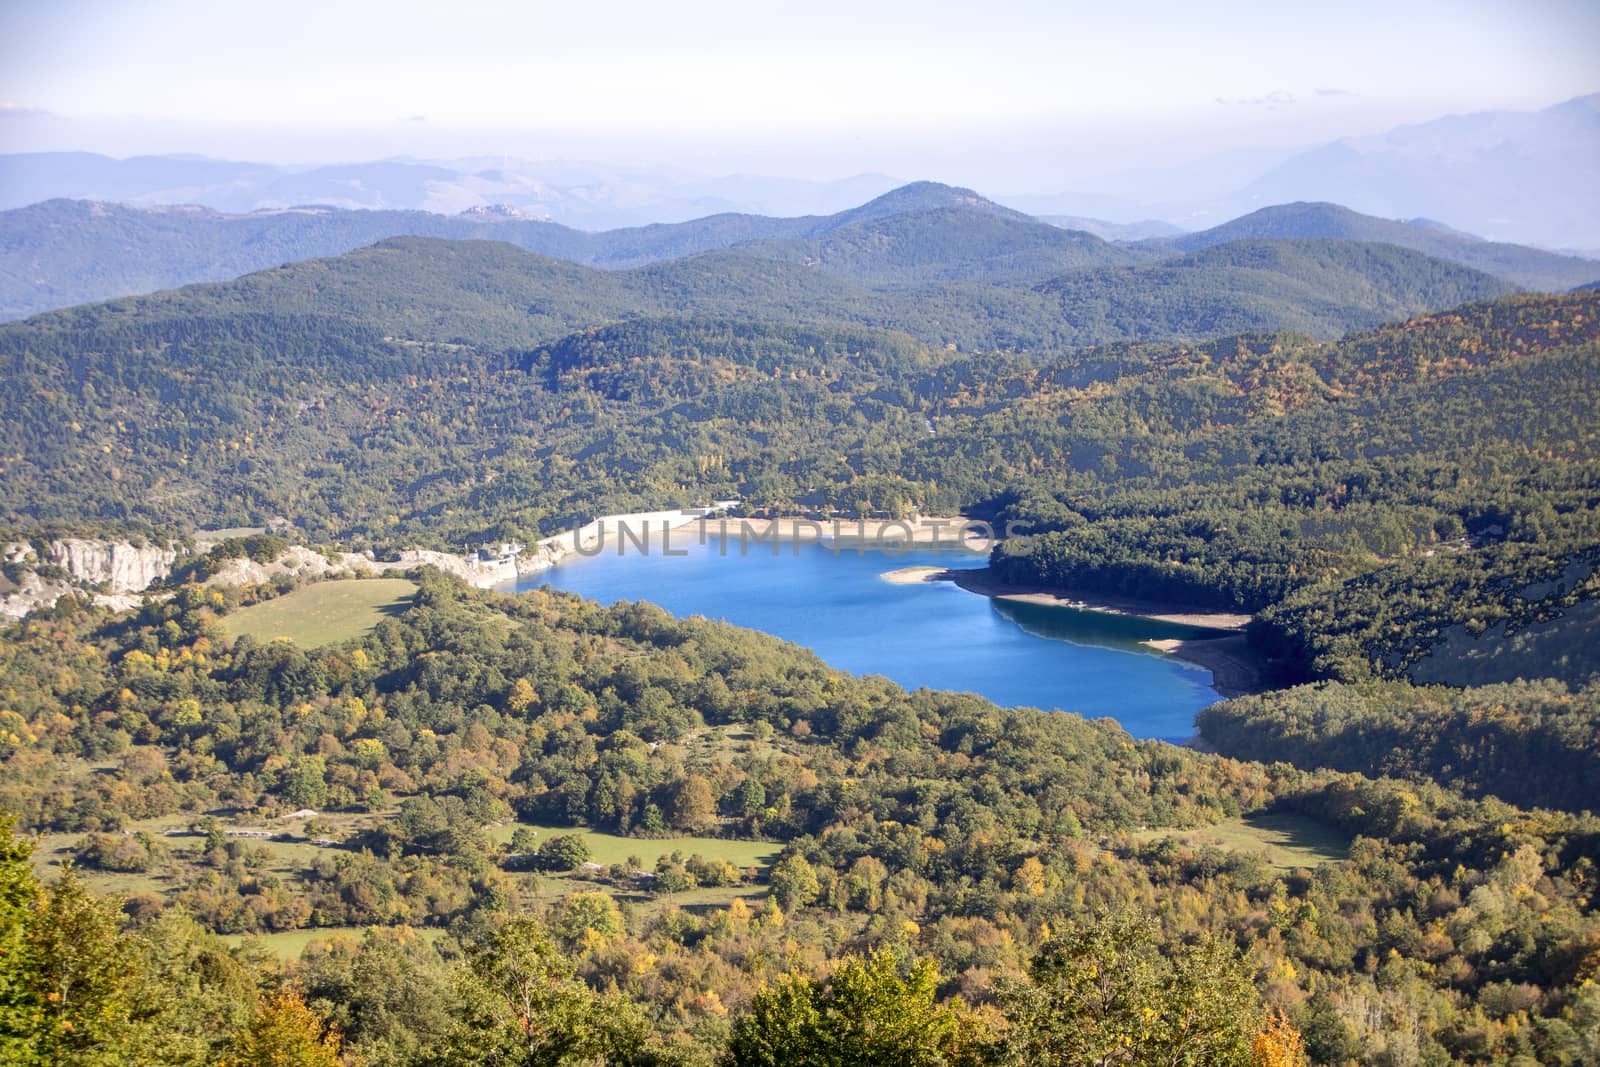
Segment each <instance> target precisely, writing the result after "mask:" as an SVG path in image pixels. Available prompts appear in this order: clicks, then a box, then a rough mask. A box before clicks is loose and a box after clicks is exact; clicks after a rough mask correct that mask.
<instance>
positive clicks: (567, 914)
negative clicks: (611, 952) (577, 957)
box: [556, 891, 623, 949]
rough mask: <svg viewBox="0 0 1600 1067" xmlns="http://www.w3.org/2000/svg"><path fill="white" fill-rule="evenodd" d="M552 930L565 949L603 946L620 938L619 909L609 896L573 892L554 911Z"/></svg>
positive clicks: (606, 894) (621, 927) (620, 918)
mask: <svg viewBox="0 0 1600 1067" xmlns="http://www.w3.org/2000/svg"><path fill="white" fill-rule="evenodd" d="M556 931H557V933H559V934H560V935H561V941H562V943H563V944H564V945H566V946H567V947H568V948H569V949H584V948H587V947H589V946H590V945H592V944H601V945H603V944H605V943H606V942H608V941H611V940H612V939H614V938H616V937H619V936H621V934H622V932H623V925H622V910H621V909H620V908H618V907H617V902H616V901H615V900H613V899H612V897H611V894H610V893H602V892H598V891H597V892H592V893H574V894H572V896H570V897H568V898H567V899H565V900H563V901H562V902H561V905H560V907H559V908H557V918H556Z"/></svg>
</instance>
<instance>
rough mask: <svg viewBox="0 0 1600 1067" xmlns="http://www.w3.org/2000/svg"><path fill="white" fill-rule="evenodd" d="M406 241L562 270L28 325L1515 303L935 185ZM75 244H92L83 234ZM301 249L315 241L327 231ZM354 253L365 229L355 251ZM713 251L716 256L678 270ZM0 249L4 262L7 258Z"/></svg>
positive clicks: (409, 261) (967, 314) (300, 272)
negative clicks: (1122, 231) (1075, 227)
mask: <svg viewBox="0 0 1600 1067" xmlns="http://www.w3.org/2000/svg"><path fill="white" fill-rule="evenodd" d="M68 209H71V212H72V213H73V216H72V217H74V218H88V219H90V220H106V219H112V220H114V221H125V216H124V215H122V214H120V213H118V212H121V211H122V210H123V209H118V212H109V211H107V212H105V213H104V214H96V213H95V210H96V209H95V207H94V206H93V205H90V206H87V207H85V206H84V205H70V204H69V205H66V207H64V208H63V209H62V210H68ZM30 210H32V209H30ZM13 214H18V213H13ZM137 214H139V213H135V215H137ZM187 217H188V216H185V215H182V214H175V213H172V212H162V213H158V214H156V215H155V218H156V219H157V221H158V222H160V223H162V224H164V225H167V226H168V227H169V228H168V229H166V230H164V231H162V232H163V234H164V235H165V237H166V238H167V239H168V241H169V244H168V245H167V246H166V247H167V248H168V249H171V248H174V247H175V248H178V249H180V250H185V251H187V250H189V249H190V246H188V245H184V244H182V243H177V244H173V243H171V241H172V238H173V235H174V234H176V235H177V236H178V237H179V238H181V237H182V236H184V235H185V234H186V233H187V231H186V229H185V228H184V226H183V221H184V219H185V218H187ZM199 217H200V218H201V219H202V220H203V221H204V222H205V224H206V225H205V226H204V227H203V228H202V229H201V232H202V233H204V234H207V235H214V234H215V233H216V232H217V230H218V228H221V229H222V230H223V231H224V232H230V233H231V232H233V231H231V230H228V229H227V227H230V226H233V225H236V224H237V223H238V222H239V221H243V222H245V223H248V224H249V225H248V226H247V227H246V228H245V229H243V230H240V231H239V232H240V233H243V234H248V235H250V237H249V239H248V240H247V241H246V242H244V244H245V246H247V247H248V248H250V249H252V250H257V251H261V252H262V253H263V254H265V255H267V256H269V257H270V258H271V259H272V260H273V261H276V262H282V260H283V259H284V258H287V257H285V256H284V255H283V253H284V251H285V249H286V246H285V245H284V244H283V243H282V242H279V241H276V238H278V237H279V236H281V233H282V231H280V230H279V229H276V228H275V227H274V226H272V225H270V224H269V225H267V226H266V227H265V229H255V227H258V226H259V225H260V224H261V222H262V217H260V216H249V217H246V219H244V220H227V219H222V220H218V219H217V218H215V217H213V216H210V215H204V216H199ZM347 217H351V218H353V219H354V220H355V221H359V222H362V223H367V222H370V219H371V215H370V214H369V213H359V212H358V213H331V214H313V215H309V216H304V215H300V214H296V213H287V214H282V215H273V216H270V217H268V219H269V223H270V220H272V219H276V220H285V223H286V224H288V225H293V226H301V225H303V224H304V222H303V220H304V219H306V218H310V219H312V220H313V221H320V222H321V223H322V224H324V225H325V226H328V227H332V228H334V229H337V226H338V225H340V224H342V223H343V222H344V221H346V218H347ZM423 220H424V221H428V222H429V223H430V224H437V225H439V226H441V227H444V228H446V229H448V228H449V227H450V226H461V227H467V228H469V231H470V232H472V233H489V234H492V235H500V234H504V235H508V236H517V237H520V238H522V239H524V240H529V241H533V240H540V241H544V242H545V247H552V246H556V247H558V248H559V251H560V253H561V255H562V256H564V257H567V258H553V257H551V256H548V255H541V254H536V253H534V252H532V251H528V250H523V249H519V248H515V247H513V246H512V245H511V244H510V243H507V242H504V241H486V240H465V241H463V240H445V239H440V238H439V237H437V236H397V237H391V238H388V239H386V240H383V241H381V242H379V243H377V244H375V245H371V246H369V247H363V248H359V249H357V250H354V251H349V252H346V253H344V254H343V255H337V256H333V257H331V258H320V259H317V258H311V259H305V260H302V261H300V262H294V263H291V264H289V265H288V266H283V267H279V268H276V269H270V270H265V271H260V272H257V273H254V274H248V275H246V276H244V277H242V278H239V279H238V280H236V281H232V282H225V283H222V284H220V285H209V286H190V287H187V288H183V289H177V290H174V291H170V292H164V293H157V294H155V295H152V296H146V297H133V298H131V299H126V300H119V301H116V302H114V303H112V304H106V305H87V306H82V307H77V308H73V309H70V310H68V311H64V312H58V313H55V314H53V315H46V316H43V317H39V318H35V319H32V320H30V322H32V323H35V324H37V325H38V326H40V327H41V328H45V329H48V330H62V329H65V330H69V331H70V330H76V329H78V328H80V327H79V325H78V324H79V323H88V322H91V321H92V322H94V323H96V324H99V325H97V326H96V328H101V327H102V326H103V325H104V324H105V323H106V322H107V321H119V322H120V321H127V322H133V321H142V322H146V323H152V324H153V323H167V324H177V323H189V324H191V325H190V326H184V327H183V328H184V329H185V330H186V331H188V330H190V329H191V326H192V328H193V329H196V330H203V329H204V328H205V327H204V326H203V324H204V323H205V322H207V321H209V320H210V319H212V318H214V317H216V316H217V315H224V314H225V315H229V316H231V315H233V314H234V311H235V310H236V309H237V308H240V307H248V308H258V309H270V313H271V314H273V315H276V316H284V315H298V316H312V317H314V318H331V319H332V320H336V321H343V322H361V323H367V324H370V326H371V328H372V329H374V330H377V331H380V332H381V333H382V334H383V335H386V336H394V337H409V338H415V339H417V340H420V341H433V342H444V343H456V342H457V341H458V340H459V341H461V342H463V343H470V344H475V345H490V346H505V347H515V346H519V345H525V344H529V343H538V342H540V341H543V340H548V339H549V338H551V337H554V336H559V335H560V334H562V333H565V332H569V331H571V330H573V329H576V328H580V327H582V326H585V325H591V324H594V323H598V322H614V321H619V320H623V319H629V318H634V317H638V316H663V315H668V316H671V315H684V314H694V315H711V316H720V317H732V318H741V319H746V320H751V321H761V322H781V323H816V322H834V323H848V324H851V325H855V326H869V327H883V328H891V329H898V330H901V331H904V332H906V333H908V334H910V335H912V336H913V337H916V338H918V339H919V340H921V341H923V342H924V343H927V344H931V345H939V346H947V345H953V346H955V347H957V348H959V349H963V350H975V351H987V350H996V349H1001V350H1018V351H1029V352H1036V353H1042V352H1049V351H1062V350H1067V349H1071V348H1076V347H1080V346H1083V345H1088V344H1096V343H1100V342H1106V341H1121V340H1155V339H1166V338H1181V339H1190V340H1196V339H1203V338H1206V337H1211V336H1215V335H1217V334H1220V333H1226V332H1239V331H1245V330H1294V331H1299V332H1303V333H1308V334H1312V335H1315V336H1318V337H1333V336H1337V335H1339V334H1341V333H1343V332H1345V331H1347V330H1350V329H1353V328H1359V327H1365V326H1371V325H1376V324H1378V323H1381V322H1384V321H1387V320H1390V319H1394V318H1400V317H1404V316H1407V315H1410V314H1413V313H1415V312H1417V311H1422V310H1427V309H1435V308H1442V307H1449V306H1453V305H1456V304H1460V303H1463V302H1466V301H1471V300H1480V299H1487V298H1491V297H1495V296H1499V295H1502V294H1504V293H1507V292H1509V291H1511V290H1512V288H1513V287H1512V286H1511V285H1510V284H1509V283H1507V282H1505V281H1503V280H1501V279H1498V278H1495V277H1492V276H1490V275H1488V274H1485V273H1483V272H1481V271H1478V270H1475V269H1472V268H1470V267H1465V266H1461V265H1459V264H1455V263H1450V262H1446V261H1444V260H1441V259H1435V258H1431V257H1429V256H1426V255H1424V254H1422V253H1420V252H1414V251H1411V250H1407V249H1403V248H1397V247H1395V246H1393V245H1386V244H1372V243H1361V242H1351V241H1335V240H1255V241H1242V242H1232V243H1228V244H1222V245H1218V246H1215V247H1212V248H1208V249H1204V250H1202V251H1199V252H1194V253H1189V254H1181V255H1180V254H1168V255H1166V257H1165V258H1160V257H1159V255H1158V254H1157V253H1154V252H1150V251H1148V250H1147V251H1143V252H1140V251H1135V250H1132V249H1129V248H1124V247H1119V246H1117V245H1113V244H1110V243H1108V242H1105V241H1102V240H1100V239H1099V238H1097V237H1094V236H1093V235H1091V234H1087V233H1081V232H1075V231H1067V230H1061V229H1059V228H1057V227H1054V226H1049V225H1047V224H1045V223H1042V222H1038V221H1037V220H1033V219H1030V218H1028V217H1027V216H1024V215H1020V214H1018V213H1017V212H1014V211H1011V210H1009V209H1006V208H1003V207H1000V206H999V205H996V204H994V203H992V202H990V201H987V200H985V199H983V198H982V197H980V196H978V195H977V194H976V193H973V192H972V191H970V190H966V189H955V188H951V187H949V186H942V185H936V184H933V183H918V184H915V185H911V186H906V187H904V188H902V189H899V190H895V191H894V192H892V193H889V194H886V195H885V196H882V197H879V198H877V199H875V200H872V201H870V202H868V203H866V204H864V205H861V206H860V207H857V208H854V209H852V210H850V211H846V212H841V213H839V214H837V215H833V216H825V217H820V218H806V219H762V218H748V217H746V218H739V217H726V216H724V217H720V218H714V219H711V220H706V223H705V225H704V226H701V225H699V224H692V223H691V224H680V225H678V226H659V227H646V228H644V229H642V230H637V231H631V232H613V233H610V234H581V233H577V232H576V231H572V230H567V229H565V228H563V227H558V226H554V225H553V224H551V223H543V222H530V221H528V220H518V219H514V218H512V219H508V220H506V221H503V222H499V223H495V222H486V221H484V220H483V214H482V213H475V214H474V215H472V216H469V217H467V218H465V219H462V218H461V217H460V216H457V217H456V218H454V219H440V218H439V217H438V216H423ZM175 221H176V225H175V226H174V225H173V224H174V222H175ZM0 232H5V230H4V228H0ZM71 232H73V231H72V227H71V226H70V225H68V226H62V227H57V228H55V229H45V230H43V231H41V232H40V233H39V234H36V235H35V239H34V240H33V242H32V247H33V248H35V249H37V250H42V251H50V250H61V249H67V250H69V251H70V250H72V249H73V247H74V245H73V244H72V243H71V242H69V241H68V240H67V239H66V238H67V235H68V234H70V233H71ZM87 232H89V233H91V234H95V233H100V232H102V231H101V230H100V228H99V227H97V226H90V227H89V228H88V230H87ZM295 232H299V231H295ZM353 232H354V231H350V232H347V233H346V236H349V235H350V233H353ZM311 233H312V234H313V235H314V236H315V237H316V238H317V239H318V240H325V239H327V232H324V231H319V230H315V229H313V230H312V231H311ZM370 236H371V232H370V230H368V231H366V232H363V233H362V234H361V239H362V240H366V239H368V238H369V237H370ZM123 240H124V241H127V239H126V238H123ZM719 240H720V241H726V242H729V247H723V248H715V249H711V250H707V251H700V252H696V253H694V254H689V255H677V254H675V253H678V252H680V251H682V250H684V249H693V248H695V247H699V246H704V245H707V244H711V243H714V242H715V241H719ZM0 243H4V245H5V246H6V247H8V248H9V247H14V246H15V245H16V244H17V242H16V241H14V240H12V239H11V238H10V237H7V238H5V239H4V241H3V242H0ZM76 247H77V250H76V251H75V252H73V253H72V258H73V259H74V261H75V262H78V263H84V262H91V261H99V262H103V263H107V264H109V263H112V262H117V261H127V262H138V261H141V260H142V261H144V262H146V263H148V262H150V261H153V260H154V259H155V258H156V256H155V254H154V252H153V250H152V249H151V248H149V247H145V248H144V250H143V253H142V254H141V251H140V246H139V244H138V242H137V241H131V242H127V243H125V245H124V246H123V247H122V248H121V251H120V253H118V252H117V249H116V247H115V246H113V245H110V244H104V247H105V248H106V249H109V253H108V254H105V255H103V256H91V255H87V254H86V253H85V248H86V247H87V242H83V243H80V244H78V245H77V246H76ZM230 247H232V248H234V249H235V250H237V249H238V248H239V247H240V246H239V244H235V245H233V246H230ZM111 253H115V254H111ZM580 257H581V258H587V259H588V260H589V261H590V262H609V263H612V264H616V263H620V262H631V261H634V260H637V259H639V258H653V259H655V262H651V263H648V264H647V265H643V266H632V267H629V268H627V269H616V270H599V269H595V268H594V267H593V266H588V265H583V264H580V263H578V262H573V261H571V260H573V259H576V258H580ZM62 273H63V274H64V275H70V273H71V272H70V271H64V272H62ZM13 276H14V275H13ZM130 313H131V314H132V316H133V317H132V318H128V317H127V316H128V314H130ZM108 315H109V320H108V318H107V316H108ZM230 321H233V320H232V319H230ZM231 328H232V327H230V329H231Z"/></svg>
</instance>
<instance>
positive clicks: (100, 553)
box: [50, 538, 178, 593]
mask: <svg viewBox="0 0 1600 1067" xmlns="http://www.w3.org/2000/svg"><path fill="white" fill-rule="evenodd" d="M177 559H178V550H177V549H176V548H175V547H173V546H171V545H166V546H162V545H146V546H144V547H143V548H137V547H135V546H133V545H131V544H129V543H127V542H126V541H88V540H84V539H81V538H65V539H63V540H60V541H52V542H51V544H50V562H51V563H54V564H55V565H56V566H58V567H60V568H62V569H63V570H65V571H66V572H67V573H68V574H69V575H71V576H72V577H73V579H74V580H76V581H80V582H84V583H87V584H89V585H100V584H101V583H105V585H106V587H107V589H108V590H109V591H110V592H112V593H137V592H139V591H140V590H141V589H146V588H148V587H149V586H150V585H152V584H153V583H155V582H158V581H160V580H161V579H162V578H165V577H166V576H167V575H169V574H171V573H172V565H173V564H174V563H175V562H176V561H177Z"/></svg>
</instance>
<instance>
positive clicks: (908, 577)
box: [878, 567, 949, 585]
mask: <svg viewBox="0 0 1600 1067" xmlns="http://www.w3.org/2000/svg"><path fill="white" fill-rule="evenodd" d="M948 573H949V572H948V571H946V570H945V569H944V568H943V567H901V568H900V569H899V570H897V571H884V572H883V573H882V574H880V575H878V577H879V578H882V579H883V580H884V581H886V582H888V583H889V584H890V585H922V584H923V583H925V582H941V581H945V580H946V579H945V575H946V574H948Z"/></svg>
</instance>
